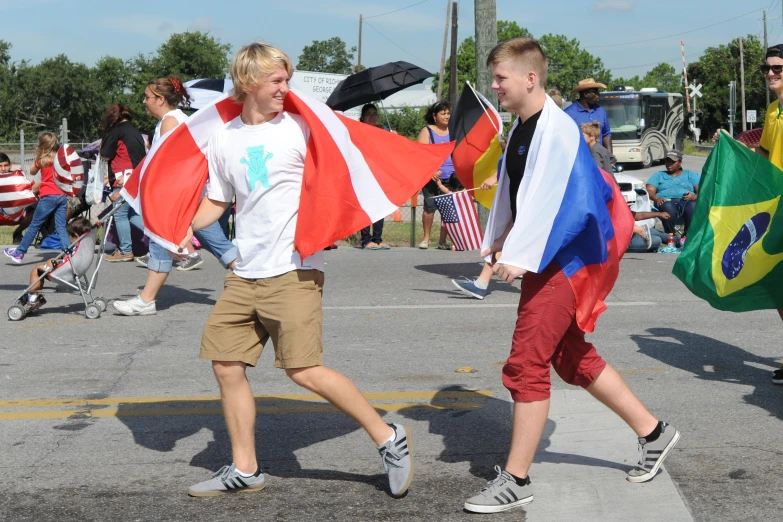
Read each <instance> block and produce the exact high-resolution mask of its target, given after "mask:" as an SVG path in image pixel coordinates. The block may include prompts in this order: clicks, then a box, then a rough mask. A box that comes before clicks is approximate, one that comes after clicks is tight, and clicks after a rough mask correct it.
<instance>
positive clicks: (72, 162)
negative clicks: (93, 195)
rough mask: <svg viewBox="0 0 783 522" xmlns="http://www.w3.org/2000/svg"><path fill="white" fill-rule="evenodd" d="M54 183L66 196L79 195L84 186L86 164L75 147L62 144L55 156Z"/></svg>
mask: <svg viewBox="0 0 783 522" xmlns="http://www.w3.org/2000/svg"><path fill="white" fill-rule="evenodd" d="M53 166H54V184H55V185H57V187H59V189H60V190H62V191H63V192H65V195H66V196H72V197H73V196H78V195H79V192H81V190H82V187H83V186H84V165H83V164H82V160H81V158H80V157H79V155H78V154H77V153H76V151H75V150H73V147H71V146H70V145H68V144H67V143H66V144H64V145H62V146H61V147H60V148H59V149H58V150H57V154H56V155H55V157H54V165H53Z"/></svg>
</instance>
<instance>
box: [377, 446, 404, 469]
mask: <svg viewBox="0 0 783 522" xmlns="http://www.w3.org/2000/svg"><path fill="white" fill-rule="evenodd" d="M381 457H382V458H383V470H384V471H385V472H386V473H388V472H389V467H390V466H392V467H395V468H401V467H402V466H401V465H400V464H399V462H400V460H402V457H401V456H400V454H399V453H398V452H396V451H395V450H393V449H392V448H391V445H389V446H384V447H383V448H381Z"/></svg>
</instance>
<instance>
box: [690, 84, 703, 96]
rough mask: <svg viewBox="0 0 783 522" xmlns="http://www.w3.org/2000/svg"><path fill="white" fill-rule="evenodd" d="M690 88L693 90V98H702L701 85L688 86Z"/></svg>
mask: <svg viewBox="0 0 783 522" xmlns="http://www.w3.org/2000/svg"><path fill="white" fill-rule="evenodd" d="M688 88H689V89H690V90H691V98H695V97H696V96H698V97H699V98H701V92H700V91H701V88H702V84H699V85H693V84H690V85H689V86H688Z"/></svg>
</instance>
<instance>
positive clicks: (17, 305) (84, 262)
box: [8, 202, 122, 321]
mask: <svg viewBox="0 0 783 522" xmlns="http://www.w3.org/2000/svg"><path fill="white" fill-rule="evenodd" d="M121 203H122V202H120V204H121ZM117 209H119V205H115V206H114V207H113V208H112V209H111V211H110V212H109V213H108V214H106V215H105V216H103V218H102V219H101V220H100V221H98V222H96V223H95V224H94V225H93V227H92V230H90V232H88V233H86V234H84V235H82V236H81V237H80V238H78V239H77V240H76V241H74V242H73V243H71V244H70V245H68V247H67V248H65V249H64V250H63V251H62V252H61V253H60V254H59V255H58V256H57V257H55V258H54V260H53V263H52V266H49V265H47V266H46V269H44V270H43V271H41V273H40V277H39V278H38V279H36V280H35V282H34V283H37V282H39V281H40V280H41V279H44V278H46V279H49V280H50V281H55V282H56V283H58V284H60V285H64V286H66V287H68V288H69V289H72V290H75V291H77V292H79V295H81V297H82V300H83V301H84V306H85V309H84V315H85V316H86V317H87V318H88V319H97V318H99V317H100V316H101V313H102V312H105V311H106V306H107V303H106V300H105V299H103V298H102V297H96V298H94V297H93V296H92V293H93V291H94V290H95V286H96V283H97V281H98V272H99V271H100V268H101V264H102V263H103V258H104V257H105V255H106V252H105V251H106V237H107V234H103V238H102V240H101V242H100V248H99V250H98V263H97V265H96V266H95V270H94V271H93V273H92V276H90V277H89V279H88V276H87V272H88V271H89V269H90V267H91V266H92V263H93V260H94V258H95V245H96V243H97V239H98V228H100V227H105V229H108V227H109V226H111V222H112V220H113V219H114V213H115V212H116V211H117ZM32 287H33V285H30V286H28V287H27V288H25V290H24V292H22V294H21V295H19V296H18V297H17V298H16V299H15V301H14V304H13V305H11V307H10V308H9V309H8V318H9V319H10V320H11V321H21V320H22V319H24V318H25V316H26V315H27V314H28V312H29V311H30V309H31V308H30V305H29V304H28V301H27V295H28V293H29V292H30V289H31V288H32ZM51 291H55V290H51ZM41 292H43V290H41ZM39 299H41V297H39Z"/></svg>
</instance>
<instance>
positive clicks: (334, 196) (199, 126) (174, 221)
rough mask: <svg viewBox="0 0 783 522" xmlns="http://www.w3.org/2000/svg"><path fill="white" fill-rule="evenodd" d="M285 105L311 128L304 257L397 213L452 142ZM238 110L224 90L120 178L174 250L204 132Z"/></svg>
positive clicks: (199, 175)
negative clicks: (427, 140) (424, 140)
mask: <svg viewBox="0 0 783 522" xmlns="http://www.w3.org/2000/svg"><path fill="white" fill-rule="evenodd" d="M284 110H285V111H288V112H291V113H294V114H299V115H301V116H302V117H303V118H304V120H305V122H306V123H307V126H308V127H309V128H310V139H309V141H308V143H307V155H306V157H305V168H304V173H303V178H302V192H301V197H300V202H299V213H298V216H297V223H296V233H295V237H294V246H295V248H296V251H297V252H299V254H300V256H301V257H302V259H304V258H306V257H308V256H310V255H312V254H313V253H315V252H317V251H319V250H321V249H323V248H324V247H326V246H327V245H329V244H331V243H334V242H335V241H338V240H340V239H344V238H346V237H348V236H349V235H351V234H353V233H354V232H356V231H358V230H361V229H362V228H363V227H365V226H367V225H369V224H370V223H374V222H375V221H378V220H379V219H382V218H384V217H385V216H387V215H389V214H391V213H392V212H394V211H395V210H396V209H397V208H398V207H400V206H402V205H403V204H404V203H405V202H406V201H407V200H408V199H409V198H410V197H411V196H413V195H414V194H416V193H417V192H418V191H419V189H421V187H423V186H424V185H425V184H426V183H427V180H429V179H430V178H431V177H432V173H433V172H436V171H437V170H438V167H440V165H442V164H443V162H444V161H445V160H446V158H447V157H448V156H449V155H450V154H451V151H452V150H453V148H454V144H453V143H445V144H442V145H425V144H421V143H416V142H413V141H411V140H409V139H408V138H405V137H404V136H398V135H396V134H393V133H391V132H388V131H385V130H382V129H379V128H376V127H372V126H370V125H367V124H364V123H360V122H358V121H354V120H351V119H349V118H346V117H345V116H343V115H341V114H336V113H335V112H334V111H332V110H331V109H330V108H329V107H327V106H326V105H325V104H323V103H322V102H319V101H317V100H315V99H313V98H310V97H307V96H304V95H302V94H300V93H297V92H296V91H293V90H292V91H290V92H289V93H288V95H287V96H286V99H285V105H284ZM241 112H242V106H241V105H239V104H237V103H236V102H234V101H233V100H232V99H230V98H229V97H228V96H223V97H221V98H218V99H216V100H215V101H214V102H212V103H211V104H209V105H207V106H205V107H204V108H202V109H201V110H199V111H197V112H196V113H195V114H193V115H192V116H191V117H190V118H188V119H187V120H186V121H185V122H184V123H182V124H180V125H179V126H178V127H177V128H175V129H174V130H173V131H171V132H169V133H167V134H165V135H164V136H161V137H160V139H158V140H157V141H156V142H155V143H153V145H152V148H150V151H149V153H148V154H147V156H146V157H145V159H144V161H143V162H141V163H139V165H138V166H137V167H136V169H135V170H134V171H133V174H132V175H131V176H130V177H129V178H128V180H127V181H126V182H125V185H124V187H123V189H122V192H121V194H122V197H123V198H124V199H125V200H126V201H127V202H128V203H129V204H130V205H131V206H132V207H133V208H134V209H135V210H136V212H138V213H139V214H141V216H142V218H143V219H144V228H145V230H144V233H145V234H146V235H147V236H149V237H150V238H151V239H154V240H155V241H156V242H157V243H158V244H160V245H161V246H164V247H166V248H168V249H169V250H171V251H174V252H176V251H177V249H178V245H179V242H180V241H181V240H182V238H184V237H185V233H186V232H187V229H188V227H189V226H190V223H191V222H192V221H193V217H194V216H195V214H196V211H197V209H198V206H199V203H200V201H201V196H202V194H203V191H204V184H205V183H206V181H207V177H208V175H209V165H208V164H207V155H206V152H207V146H208V143H209V138H210V136H211V135H212V134H213V133H214V132H215V131H216V130H217V129H220V128H222V127H223V126H225V125H226V124H227V123H228V122H230V121H231V120H233V119H234V118H236V117H237V116H239V114H240V113H241Z"/></svg>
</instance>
